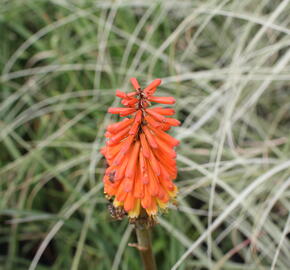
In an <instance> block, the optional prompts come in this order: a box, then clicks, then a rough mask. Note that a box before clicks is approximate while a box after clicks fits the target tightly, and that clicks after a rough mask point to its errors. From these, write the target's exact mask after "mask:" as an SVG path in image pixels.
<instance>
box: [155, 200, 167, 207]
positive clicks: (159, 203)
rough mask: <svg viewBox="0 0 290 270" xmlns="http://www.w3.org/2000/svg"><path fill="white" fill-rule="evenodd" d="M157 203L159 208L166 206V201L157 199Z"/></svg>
mask: <svg viewBox="0 0 290 270" xmlns="http://www.w3.org/2000/svg"><path fill="white" fill-rule="evenodd" d="M157 204H158V206H159V208H161V209H166V208H167V207H168V203H164V202H162V201H160V200H159V199H157Z"/></svg>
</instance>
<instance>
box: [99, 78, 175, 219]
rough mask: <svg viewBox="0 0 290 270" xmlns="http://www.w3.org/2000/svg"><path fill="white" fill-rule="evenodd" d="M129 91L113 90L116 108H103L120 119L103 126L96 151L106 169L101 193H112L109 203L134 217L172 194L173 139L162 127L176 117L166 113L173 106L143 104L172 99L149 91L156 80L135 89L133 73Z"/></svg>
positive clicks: (150, 212)
mask: <svg viewBox="0 0 290 270" xmlns="http://www.w3.org/2000/svg"><path fill="white" fill-rule="evenodd" d="M131 83H132V85H133V87H134V89H135V91H134V92H131V93H124V92H122V91H120V90H117V92H116V96H118V97H120V98H121V99H122V101H121V103H122V104H123V105H124V106H125V107H122V108H109V110H108V112H109V113H112V114H119V115H120V116H121V117H124V116H131V118H127V117H126V118H125V119H124V120H123V121H120V122H118V123H115V124H111V125H109V126H108V127H107V132H106V134H105V136H106V137H107V138H108V141H107V142H106V146H105V147H103V148H102V149H101V153H102V154H103V155H104V156H105V157H106V160H107V162H108V168H107V170H106V173H105V175H104V179H103V181H104V186H105V193H106V194H107V195H108V196H109V197H110V198H114V203H113V204H114V207H116V208H120V207H121V208H123V209H124V210H125V211H126V212H127V213H128V215H129V217H130V218H136V217H138V216H139V214H140V211H141V209H142V208H143V209H145V211H146V212H147V214H148V215H149V216H154V215H156V214H157V211H158V208H161V209H164V208H166V207H167V204H168V203H169V201H170V200H171V199H173V198H174V197H175V196H176V193H177V187H176V186H175V185H174V184H173V182H172V181H173V180H174V179H175V178H176V174H177V169H176V161H175V157H176V153H175V151H174V147H175V146H177V145H178V143H179V141H178V140H176V139H174V138H173V137H171V136H170V135H169V134H167V133H166V132H165V131H167V130H169V129H170V128H171V126H178V125H179V124H180V122H179V121H178V120H176V119H174V118H170V117H167V116H170V115H173V114H174V113H175V111H174V110H173V109H170V108H162V107H153V108H150V109H149V108H148V107H149V105H151V102H155V103H161V104H174V103H175V99H174V98H173V97H157V96H153V94H154V93H155V91H156V89H157V87H158V86H159V85H160V83H161V80H160V79H156V80H154V81H153V82H152V83H150V84H149V85H148V86H147V87H146V88H145V89H141V87H140V85H139V83H138V81H137V79H136V78H132V79H131Z"/></svg>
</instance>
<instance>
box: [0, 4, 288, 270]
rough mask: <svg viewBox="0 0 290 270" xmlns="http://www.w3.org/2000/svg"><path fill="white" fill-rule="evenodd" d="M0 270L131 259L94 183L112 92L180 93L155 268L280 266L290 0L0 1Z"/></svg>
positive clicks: (129, 265)
mask: <svg viewBox="0 0 290 270" xmlns="http://www.w3.org/2000/svg"><path fill="white" fill-rule="evenodd" d="M0 36H1V42H0V48H1V53H0V66H1V75H0V84H1V89H0V95H1V102H0V147H1V148H0V149H1V151H0V160H1V161H0V164H1V165H0V179H1V180H0V186H1V190H0V192H1V195H0V225H1V228H0V269H3V270H16V269H17V270H22V269H29V270H34V269H37V270H46V269H55V270H59V269H72V270H76V269H89V270H94V269H98V270H99V269H100V270H102V269H104V270H107V269H113V270H117V269H124V270H125V269H128V270H135V269H136V270H138V269H140V260H139V255H138V252H137V250H136V249H134V248H132V247H128V243H134V242H135V241H136V239H135V234H134V232H133V231H132V227H131V226H128V222H127V220H123V221H121V222H119V221H114V220H113V219H112V218H111V217H110V215H109V213H108V211H107V201H106V199H105V198H104V195H103V190H102V175H103V172H104V167H105V162H104V160H103V158H102V156H101V154H100V153H99V149H100V147H101V146H102V145H103V144H104V136H103V134H104V129H105V126H106V125H107V124H108V123H111V122H112V121H115V120H116V117H112V116H111V115H108V114H107V108H108V107H110V106H113V105H117V104H120V103H119V100H117V99H115V96H114V93H115V90H116V89H117V88H118V89H121V90H122V91H131V86H130V85H129V79H130V77H133V76H134V77H137V78H138V79H139V80H140V81H141V83H142V85H143V86H145V85H146V84H148V83H149V82H150V81H151V80H153V79H154V78H161V79H162V80H163V83H162V85H161V87H160V90H159V95H170V96H174V97H175V98H176V99H177V104H176V106H175V109H176V111H177V118H178V119H179V120H180V121H181V122H182V125H181V126H180V127H177V128H174V129H173V130H172V131H171V134H172V135H173V136H175V137H176V138H178V139H179V140H180V141H181V143H180V145H179V146H178V147H177V152H178V157H177V161H178V167H179V174H178V178H177V180H176V183H177V185H178V187H179V190H180V193H179V197H178V202H179V206H178V207H176V206H171V209H170V210H169V212H168V213H167V214H163V215H162V216H160V218H159V225H158V226H156V227H155V228H154V231H153V239H154V240H153V241H154V246H153V248H154V251H155V254H156V258H157V262H158V263H157V264H158V269H165V270H167V269H182V270H188V269H200V270H204V269H214V270H218V269H229V270H242V269H247V270H250V269H253V270H257V269H280V270H288V269H290V259H289V250H290V234H289V232H290V215H289V209H290V177H289V176H290V159H289V157H290V152H289V151H290V142H289V129H290V110H289V106H290V96H289V91H290V73H289V68H290V66H289V60H290V1H286V0H284V1H282V0H280V1H272V0H256V1H252V0H244V1H238V0H236V1H231V0H194V1H193V0H191V1H190V0H179V1H178V0H174V1H173V0H164V1H150V0H147V1H137V0H136V1H95V0H41V1H35V0H21V1H20V0H19V1H18V0H1V3H0Z"/></svg>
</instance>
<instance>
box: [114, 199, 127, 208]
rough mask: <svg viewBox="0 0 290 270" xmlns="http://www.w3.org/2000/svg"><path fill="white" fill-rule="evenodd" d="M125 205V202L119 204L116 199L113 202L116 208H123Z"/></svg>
mask: <svg viewBox="0 0 290 270" xmlns="http://www.w3.org/2000/svg"><path fill="white" fill-rule="evenodd" d="M123 204H124V202H119V201H117V200H116V199H115V200H114V202H113V205H114V207H116V208H117V207H120V206H123Z"/></svg>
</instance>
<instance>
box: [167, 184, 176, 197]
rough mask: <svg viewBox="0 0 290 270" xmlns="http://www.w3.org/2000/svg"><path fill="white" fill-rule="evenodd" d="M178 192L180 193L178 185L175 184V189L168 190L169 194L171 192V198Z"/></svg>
mask: <svg viewBox="0 0 290 270" xmlns="http://www.w3.org/2000/svg"><path fill="white" fill-rule="evenodd" d="M177 193H178V188H177V186H174V189H173V190H172V191H168V194H169V196H170V197H171V198H175V197H176V195H177Z"/></svg>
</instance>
